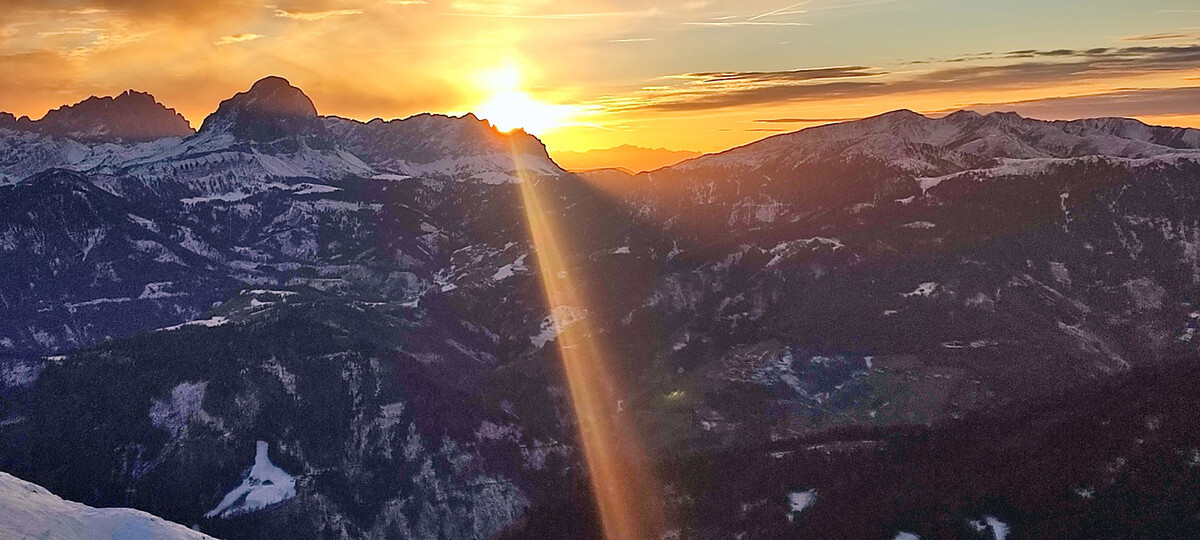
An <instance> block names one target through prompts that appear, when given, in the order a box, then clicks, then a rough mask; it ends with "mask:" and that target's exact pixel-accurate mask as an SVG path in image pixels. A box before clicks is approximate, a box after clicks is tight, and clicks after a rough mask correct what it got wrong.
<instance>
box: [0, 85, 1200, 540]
mask: <svg viewBox="0 0 1200 540" xmlns="http://www.w3.org/2000/svg"><path fill="white" fill-rule="evenodd" d="M5 118H9V120H0V210H2V211H0V266H2V267H3V268H4V269H5V270H6V271H5V272H4V274H3V275H2V276H0V382H2V383H3V389H2V390H0V419H2V420H0V422H3V424H4V426H5V429H4V430H3V431H2V432H0V448H2V449H3V450H2V451H0V469H2V470H4V471H6V472H8V473H11V474H13V475H15V476H17V477H19V478H22V479H24V480H28V481H32V482H36V483H37V484H39V485H41V486H45V488H46V489H49V490H50V491H53V492H54V493H57V494H59V495H61V496H63V497H64V498H66V499H69V500H75V501H79V502H81V503H85V504H88V505H91V506H124V507H131V508H136V509H139V510H143V511H146V512H150V513H152V514H154V515H157V516H160V517H162V518H165V519H169V520H171V521H175V522H178V523H181V524H183V525H186V526H188V527H193V526H194V527H195V528H197V529H198V530H200V531H203V532H204V533H205V534H209V535H212V536H216V537H223V538H281V537H312V538H490V537H497V536H499V537H505V538H538V537H540V538H546V537H575V538H594V537H599V535H600V533H599V526H598V522H597V518H596V515H595V509H594V508H592V503H591V500H590V498H589V497H588V495H587V494H588V478H587V476H586V468H585V467H582V459H583V456H582V453H581V452H580V450H579V447H578V446H577V442H576V435H575V429H576V426H575V422H574V419H573V416H572V412H571V411H572V403H571V400H570V392H569V389H568V388H567V386H566V382H565V377H564V374H563V369H562V367H561V363H560V362H561V359H560V356H559V351H558V350H557V348H556V347H555V346H554V344H555V338H556V336H557V334H558V332H559V331H560V330H561V325H563V324H566V322H569V321H571V320H578V319H581V318H586V319H587V320H588V321H589V322H590V326H591V327H592V328H593V329H594V332H595V334H596V336H597V339H604V340H606V341H609V342H610V343H611V345H612V349H613V352H614V356H613V357H612V358H609V359H608V361H609V362H611V364H612V365H613V367H614V368H615V369H618V370H619V371H620V372H621V373H622V374H623V378H624V379H625V381H626V385H625V386H626V388H625V392H626V395H624V396H619V398H620V399H619V402H615V403H614V406H613V409H612V411H611V414H613V415H618V414H623V415H629V416H630V417H631V418H633V419H634V423H635V424H636V425H637V426H638V427H639V428H640V431H641V432H642V433H643V434H644V435H643V436H644V438H645V442H646V443H647V444H646V446H647V451H648V452H649V453H650V457H651V458H652V460H653V461H654V462H655V463H656V464H658V468H659V470H660V476H661V478H662V484H663V485H662V486H661V487H662V493H663V498H664V501H665V502H666V506H667V510H668V514H669V515H670V517H671V523H672V530H671V531H670V532H669V534H673V535H675V536H674V537H678V538H729V537H746V538H789V537H797V536H803V537H810V536H811V537H842V536H847V537H879V538H892V537H897V538H908V537H906V536H902V535H903V534H909V535H915V536H919V537H922V538H926V537H928V538H940V537H974V536H978V537H985V538H1003V537H1004V535H1005V534H1007V533H1008V531H1012V534H1013V535H1014V536H1022V535H1026V536H1044V535H1054V536H1057V537H1098V536H1099V537H1127V536H1137V535H1138V534H1140V533H1144V532H1145V531H1156V532H1158V533H1160V534H1158V536H1159V537H1172V536H1179V537H1185V536H1186V534H1183V533H1184V532H1186V531H1187V528H1186V526H1185V525H1186V524H1189V523H1192V524H1194V522H1195V521H1196V520H1197V519H1196V516H1197V515H1198V514H1197V510H1200V509H1197V508H1195V506H1196V504H1195V503H1194V502H1193V501H1195V497H1187V496H1181V495H1180V494H1186V493H1193V492H1194V489H1195V488H1196V487H1200V486H1198V485H1197V484H1198V483H1200V477H1197V475H1196V473H1195V471H1196V470H1197V469H1196V468H1195V467H1196V463H1200V461H1198V460H1200V457H1196V456H1200V450H1197V448H1196V446H1195V445H1196V443H1195V440H1196V439H1195V436H1197V435H1200V431H1198V430H1197V429H1196V428H1197V425H1198V423H1197V422H1196V419H1197V416H1196V415H1195V414H1194V413H1192V412H1190V411H1191V410H1193V407H1192V406H1191V405H1192V404H1193V402H1194V401H1195V398H1194V396H1193V395H1192V394H1191V393H1189V392H1188V391H1187V388H1188V387H1187V386H1186V384H1182V383H1181V382H1180V381H1187V380H1190V379H1188V378H1187V374H1189V373H1192V371H1191V369H1192V368H1191V367H1190V364H1189V361H1190V360H1192V359H1194V358H1195V356H1196V353H1197V346H1198V345H1200V343H1198V342H1197V341H1196V340H1195V339H1194V338H1195V334H1196V330H1197V328H1200V307H1197V299H1196V295H1197V293H1198V292H1200V289H1198V287H1197V286H1198V284H1200V221H1198V219H1200V218H1197V216H1200V196H1198V195H1197V191H1196V189H1195V184H1196V182H1200V131H1197V130H1191V129H1183V128H1167V127H1153V126H1147V125H1145V124H1143V123H1141V122H1137V121H1135V120H1128V119H1113V118H1109V119H1089V120H1078V121H1070V122H1061V121H1060V122H1045V121H1040V120H1033V119H1028V118H1022V117H1020V116H1017V115H1015V114H1006V113H993V114H988V115H980V114H976V113H973V112H970V111H963V112H958V113H954V114H951V115H948V116H945V117H941V118H929V117H925V116H922V115H919V114H916V113H913V112H911V111H895V112H892V113H888V114H884V115H881V116H877V117H873V118H867V119H863V120H859V121H854V122H847V123H842V124H834V125H827V126H820V127H816V128H810V129H805V130H802V131H799V132H795V133H789V134H783V135H778V136H774V137H770V138H767V139H764V140H762V141H758V142H755V143H752V144H749V145H746V146H743V147H740V148H735V149H732V150H729V151H726V152H722V153H719V154H712V155H704V156H698V157H694V158H692V159H689V160H687V161H684V162H681V163H678V164H676V165H672V166H668V167H665V168H660V169H656V170H653V171H650V172H643V173H639V174H630V173H628V172H627V171H619V170H613V169H609V170H601V171H592V172H587V173H582V174H573V173H569V172H567V171H565V170H564V169H562V168H561V167H559V166H558V164H556V163H555V162H554V160H552V159H551V158H550V156H549V155H548V154H547V152H546V149H545V147H544V146H543V145H542V144H541V142H540V141H538V140H537V139H536V138H534V137H533V136H531V135H528V134H526V133H524V132H522V131H520V130H518V131H514V132H510V133H501V132H499V131H497V130H496V129H495V128H493V127H492V126H490V125H489V124H487V123H486V122H484V121H481V120H479V119H477V118H475V117H474V116H472V115H466V116H462V117H448V116H441V115H430V114H423V115H418V116H414V117H411V118H407V119H402V120H392V121H383V120H373V121H370V122H365V123H364V122H359V121H356V120H350V119H344V118H338V117H333V116H321V115H319V114H318V110H317V108H316V107H315V106H314V104H313V103H312V101H311V100H309V99H308V97H307V96H305V94H304V93H303V92H302V91H301V90H300V89H298V88H296V87H294V86H292V85H291V84H290V83H288V82H287V81H286V80H283V79H281V78H278V77H268V78H266V79H263V80H261V81H258V82H257V83H255V84H254V85H253V86H252V87H251V88H250V89H249V90H247V91H246V92H243V93H239V94H237V95H235V96H233V97H231V98H230V99H228V100H226V101H223V102H222V103H221V104H220V105H219V106H218V107H217V110H216V111H215V112H213V113H212V114H211V115H209V116H208V117H207V118H205V120H204V122H203V124H202V126H201V128H200V129H199V130H198V131H196V132H194V133H193V132H191V130H190V128H188V127H187V124H186V121H182V118H181V117H178V115H175V114H174V113H173V111H171V110H170V109H167V108H166V107H164V106H163V105H161V104H158V103H157V102H155V100H154V99H153V98H152V97H150V96H148V95H146V94H140V93H135V92H127V93H125V94H122V95H121V96H119V97H117V98H112V99H108V98H92V99H89V100H86V101H84V102H82V103H80V104H78V105H75V106H70V107H64V108H62V109H58V110H57V111H54V112H52V113H51V114H47V116H46V118H43V119H41V120H38V121H30V120H28V119H21V120H16V119H12V118H11V115H10V116H9V117H5ZM180 122H182V123H180ZM523 182H529V183H531V185H534V186H536V188H537V189H538V190H539V191H541V192H542V194H543V199H544V200H545V201H549V202H548V203H547V205H546V206H547V208H546V209H545V211H547V212H549V213H550V214H551V215H552V216H553V218H554V219H553V221H554V222H555V223H558V224H560V226H561V230H559V231H557V233H558V234H559V235H560V236H561V237H562V241H563V244H564V245H567V246H570V249H569V250H567V251H566V252H565V253H564V254H563V255H564V258H565V260H564V262H563V263H564V265H565V267H566V268H568V271H567V277H560V279H571V280H573V282H575V283H577V285H578V286H579V287H580V288H582V289H583V290H586V291H588V293H589V294H588V297H589V298H590V299H591V301H592V302H593V303H592V305H587V306H565V308H566V311H570V313H569V314H567V313H552V312H550V310H549V308H548V307H547V306H546V303H545V300H544V296H543V292H542V290H543V289H542V288H541V285H540V282H539V275H538V272H537V268H538V266H537V265H538V263H537V261H538V256H539V254H538V252H537V251H536V249H535V247H534V243H533V241H532V239H531V237H530V234H529V232H528V230H527V225H526V209H525V207H524V203H523V199H522V197H521V193H520V185H521V183H523ZM561 310H563V308H560V311H561ZM1098 389H1103V390H1104V391H1100V390H1098ZM1115 396H1120V397H1121V399H1119V400H1118V399H1116V397H1115ZM614 401H616V400H614ZM1064 433H1070V434H1072V436H1073V437H1074V438H1068V437H1065V436H1064V435H1062V434H1064ZM905 478H919V479H922V480H921V481H920V482H918V483H920V484H921V486H922V487H921V489H920V490H917V491H912V492H909V491H904V490H903V489H902V487H901V486H902V485H903V484H898V483H897V482H900V481H901V480H903V479H905ZM263 479H270V481H271V484H269V486H270V487H269V489H263V486H264V485H266V483H265V482H263V481H262V480H263ZM251 480H254V481H253V482H252V481H251ZM1018 481H1023V482H1027V484H1023V485H1017V484H1016V482H1018ZM1147 505H1150V506H1147ZM1146 507H1153V508H1156V509H1158V511H1156V512H1142V513H1139V512H1137V511H1136V509H1137V508H1146ZM847 522H852V523H849V524H848V523H847Z"/></svg>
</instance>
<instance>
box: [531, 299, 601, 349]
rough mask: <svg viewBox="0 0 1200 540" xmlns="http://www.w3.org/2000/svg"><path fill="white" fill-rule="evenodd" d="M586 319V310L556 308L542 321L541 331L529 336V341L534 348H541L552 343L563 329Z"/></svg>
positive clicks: (565, 307) (572, 307)
mask: <svg viewBox="0 0 1200 540" xmlns="http://www.w3.org/2000/svg"><path fill="white" fill-rule="evenodd" d="M586 317H587V310H585V309H580V308H577V307H575V306H558V307H556V308H554V311H553V312H551V313H550V315H548V316H547V317H546V318H545V319H542V325H541V331H540V332H538V333H537V334H535V335H533V336H530V338H529V341H530V343H533V346H534V347H537V348H539V349H540V348H542V347H545V346H546V344H547V343H549V342H551V341H554V340H555V338H557V337H558V335H559V334H561V333H562V331H563V329H565V328H566V327H568V326H571V325H572V324H575V323H577V322H579V321H582V320H583V319H584V318H586Z"/></svg>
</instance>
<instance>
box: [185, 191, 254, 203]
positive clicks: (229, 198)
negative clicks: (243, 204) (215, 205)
mask: <svg viewBox="0 0 1200 540" xmlns="http://www.w3.org/2000/svg"><path fill="white" fill-rule="evenodd" d="M249 197H250V194H249V193H242V192H240V191H234V192H232V193H218V194H216V195H208V196H206V197H187V198H184V199H179V202H181V203H183V204H186V205H193V204H200V203H207V202H214V201H221V202H237V201H240V200H242V199H247V198H249Z"/></svg>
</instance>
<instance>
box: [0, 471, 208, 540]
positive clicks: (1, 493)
mask: <svg viewBox="0 0 1200 540" xmlns="http://www.w3.org/2000/svg"><path fill="white" fill-rule="evenodd" d="M0 537H4V538H14V539H18V538H53V539H56V540H75V539H79V540H88V539H95V538H113V539H122V540H170V539H186V540H205V539H211V538H212V537H210V536H208V535H205V534H201V533H199V532H196V531H193V530H191V529H188V528H187V527H184V526H183V525H180V524H178V523H172V522H170V521H167V520H164V519H162V518H159V517H155V516H153V515H150V514H147V513H146V512H142V511H140V510H133V509H130V508H92V507H90V506H87V505H83V504H79V503H77V502H71V501H65V500H63V499H61V498H59V497H58V496H57V495H54V494H53V493H50V492H49V491H47V490H46V489H45V488H43V487H41V486H38V485H37V484H32V483H29V482H26V481H24V480H21V479H19V478H17V477H15V476H12V475H10V474H8V473H0Z"/></svg>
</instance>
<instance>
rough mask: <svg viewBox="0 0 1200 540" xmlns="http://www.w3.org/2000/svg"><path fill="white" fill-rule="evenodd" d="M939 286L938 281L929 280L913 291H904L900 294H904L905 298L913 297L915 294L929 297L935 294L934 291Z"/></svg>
mask: <svg viewBox="0 0 1200 540" xmlns="http://www.w3.org/2000/svg"><path fill="white" fill-rule="evenodd" d="M937 287H938V284H937V282H935V281H927V282H925V283H922V284H920V285H918V286H917V288H916V289H915V290H914V291H913V292H910V293H904V294H902V295H900V296H903V297H905V298H909V297H913V296H924V297H927V298H928V297H929V296H931V295H932V294H933V291H935V290H937Z"/></svg>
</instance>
